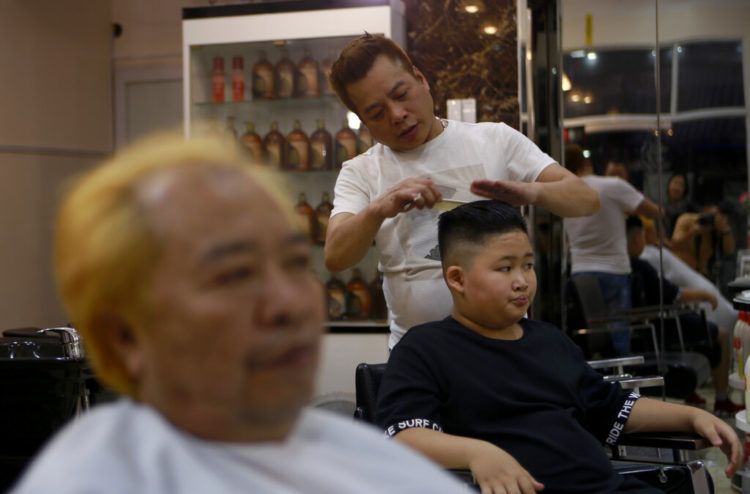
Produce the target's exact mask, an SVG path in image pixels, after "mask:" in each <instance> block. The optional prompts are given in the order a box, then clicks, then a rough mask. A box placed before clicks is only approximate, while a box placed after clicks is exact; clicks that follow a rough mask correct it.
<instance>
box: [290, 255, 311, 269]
mask: <svg viewBox="0 0 750 494" xmlns="http://www.w3.org/2000/svg"><path fill="white" fill-rule="evenodd" d="M285 264H286V266H287V268H290V269H295V270H296V269H300V270H307V269H309V268H310V256H309V255H307V254H299V255H295V256H291V257H289V258H288V259H287V260H286V263H285Z"/></svg>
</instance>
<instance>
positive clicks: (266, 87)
mask: <svg viewBox="0 0 750 494" xmlns="http://www.w3.org/2000/svg"><path fill="white" fill-rule="evenodd" d="M274 82H275V81H274V77H273V65H271V62H269V61H268V59H267V58H266V53H265V52H260V59H259V60H258V61H257V62H255V65H253V98H256V99H273V97H274V94H275V87H274V86H275V84H274Z"/></svg>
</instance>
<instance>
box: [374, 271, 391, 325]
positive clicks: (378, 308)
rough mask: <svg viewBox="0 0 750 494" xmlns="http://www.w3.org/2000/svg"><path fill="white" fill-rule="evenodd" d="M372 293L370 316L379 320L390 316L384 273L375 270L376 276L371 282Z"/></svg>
mask: <svg viewBox="0 0 750 494" xmlns="http://www.w3.org/2000/svg"><path fill="white" fill-rule="evenodd" d="M370 294H371V295H372V310H371V311H370V317H371V318H372V319H376V320H379V321H382V320H385V319H387V318H388V308H387V306H386V304H385V296H384V295H383V273H381V272H380V270H375V278H373V280H372V281H371V282H370Z"/></svg>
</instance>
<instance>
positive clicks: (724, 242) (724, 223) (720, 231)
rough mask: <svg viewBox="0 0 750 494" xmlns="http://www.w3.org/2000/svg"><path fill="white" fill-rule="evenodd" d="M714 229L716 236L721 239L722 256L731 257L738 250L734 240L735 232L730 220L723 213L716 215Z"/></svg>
mask: <svg viewBox="0 0 750 494" xmlns="http://www.w3.org/2000/svg"><path fill="white" fill-rule="evenodd" d="M714 217H715V222H716V223H715V224H714V229H715V230H716V235H717V236H719V237H720V238H721V254H722V255H724V256H731V255H732V254H734V252H735V250H737V245H736V242H735V239H734V232H733V231H732V226H731V225H730V224H729V218H728V217H727V216H726V215H725V214H723V213H716V214H715V215H714Z"/></svg>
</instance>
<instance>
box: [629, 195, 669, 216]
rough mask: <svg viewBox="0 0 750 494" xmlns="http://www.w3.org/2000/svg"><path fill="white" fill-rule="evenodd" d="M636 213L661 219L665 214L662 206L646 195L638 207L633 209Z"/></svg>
mask: <svg viewBox="0 0 750 494" xmlns="http://www.w3.org/2000/svg"><path fill="white" fill-rule="evenodd" d="M633 213H634V214H637V215H639V216H646V217H647V218H652V219H655V220H656V219H659V218H661V217H662V215H663V214H664V211H663V210H662V208H660V207H659V206H658V205H657V204H656V203H655V202H654V201H652V200H651V199H649V198H647V197H644V198H643V200H642V201H641V203H640V204H638V207H637V208H635V210H634V211H633Z"/></svg>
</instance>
